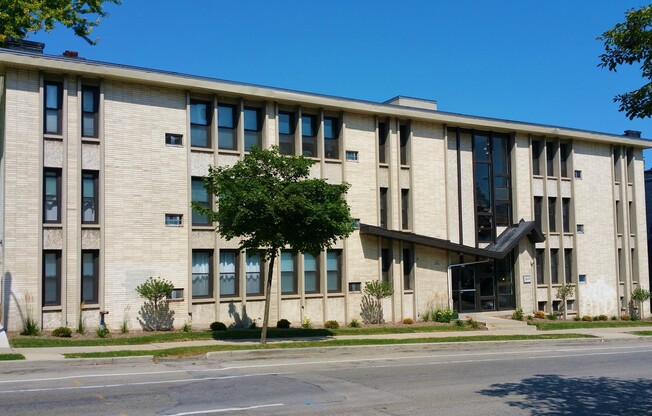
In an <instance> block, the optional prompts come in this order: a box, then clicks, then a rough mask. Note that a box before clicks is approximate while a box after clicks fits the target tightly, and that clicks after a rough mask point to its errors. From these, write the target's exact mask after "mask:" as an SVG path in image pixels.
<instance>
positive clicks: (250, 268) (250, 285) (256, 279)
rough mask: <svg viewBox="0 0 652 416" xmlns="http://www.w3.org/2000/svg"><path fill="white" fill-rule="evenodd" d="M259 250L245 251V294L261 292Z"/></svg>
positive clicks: (260, 293) (259, 293)
mask: <svg viewBox="0 0 652 416" xmlns="http://www.w3.org/2000/svg"><path fill="white" fill-rule="evenodd" d="M260 265H261V261H260V252H259V251H247V259H246V262H245V271H246V276H245V279H246V286H247V295H262V294H263V279H262V275H261V267H260Z"/></svg>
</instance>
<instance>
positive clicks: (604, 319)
mask: <svg viewBox="0 0 652 416" xmlns="http://www.w3.org/2000/svg"><path fill="white" fill-rule="evenodd" d="M598 320H599V321H608V320H609V317H608V316H607V315H599V316H598Z"/></svg>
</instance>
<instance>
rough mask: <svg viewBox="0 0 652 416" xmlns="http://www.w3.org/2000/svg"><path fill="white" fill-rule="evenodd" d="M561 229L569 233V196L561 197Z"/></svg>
mask: <svg viewBox="0 0 652 416" xmlns="http://www.w3.org/2000/svg"><path fill="white" fill-rule="evenodd" d="M561 217H562V221H561V222H562V230H563V231H564V232H565V233H570V198H562V199H561Z"/></svg>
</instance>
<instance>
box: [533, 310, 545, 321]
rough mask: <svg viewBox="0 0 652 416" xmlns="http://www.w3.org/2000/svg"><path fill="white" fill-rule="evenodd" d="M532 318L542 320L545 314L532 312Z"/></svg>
mask: <svg viewBox="0 0 652 416" xmlns="http://www.w3.org/2000/svg"><path fill="white" fill-rule="evenodd" d="M534 317H535V318H537V319H544V318H545V317H546V313H545V312H544V311H536V312H534Z"/></svg>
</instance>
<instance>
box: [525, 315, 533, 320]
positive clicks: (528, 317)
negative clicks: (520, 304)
mask: <svg viewBox="0 0 652 416" xmlns="http://www.w3.org/2000/svg"><path fill="white" fill-rule="evenodd" d="M526 319H527V320H528V321H531V320H533V319H534V316H533V315H528V316H527V318H526Z"/></svg>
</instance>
